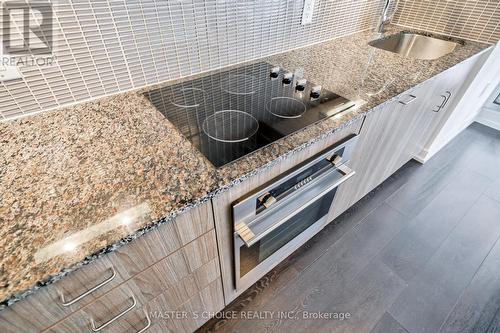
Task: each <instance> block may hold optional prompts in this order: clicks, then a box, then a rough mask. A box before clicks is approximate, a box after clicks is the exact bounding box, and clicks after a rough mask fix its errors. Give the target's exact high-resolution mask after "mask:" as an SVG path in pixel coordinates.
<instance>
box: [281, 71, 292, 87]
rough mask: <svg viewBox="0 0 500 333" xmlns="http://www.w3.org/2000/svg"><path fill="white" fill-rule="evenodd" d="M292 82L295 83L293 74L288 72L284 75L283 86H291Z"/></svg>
mask: <svg viewBox="0 0 500 333" xmlns="http://www.w3.org/2000/svg"><path fill="white" fill-rule="evenodd" d="M292 81H293V73H290V72H288V73H285V74H284V75H283V85H285V86H287V85H289V84H291V83H292Z"/></svg>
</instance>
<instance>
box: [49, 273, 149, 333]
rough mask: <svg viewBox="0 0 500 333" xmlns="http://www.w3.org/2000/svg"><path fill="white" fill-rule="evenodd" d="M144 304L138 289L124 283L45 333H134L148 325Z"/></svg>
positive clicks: (129, 283)
mask: <svg viewBox="0 0 500 333" xmlns="http://www.w3.org/2000/svg"><path fill="white" fill-rule="evenodd" d="M144 304H145V299H144V298H143V297H142V294H141V292H140V290H139V288H138V287H137V286H136V285H135V284H134V283H132V282H126V283H124V284H122V285H121V286H119V287H117V288H115V289H113V290H111V291H110V292H109V293H107V294H106V295H104V296H102V297H101V298H99V299H98V300H96V301H95V302H93V303H92V304H90V305H88V306H86V307H85V308H83V309H81V310H79V311H77V312H76V313H74V314H72V315H71V316H69V317H68V318H66V319H64V320H63V321H61V322H59V323H58V324H56V325H55V326H53V327H51V328H50V329H48V330H47V332H58V333H66V332H68V333H70V332H92V331H97V332H101V331H102V332H107V333H108V332H138V331H140V330H141V329H143V328H145V327H147V326H149V324H148V322H149V317H148V316H147V315H146V313H145V310H144V309H145V308H143V306H144ZM134 329H135V330H134Z"/></svg>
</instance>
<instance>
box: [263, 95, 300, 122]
mask: <svg viewBox="0 0 500 333" xmlns="http://www.w3.org/2000/svg"><path fill="white" fill-rule="evenodd" d="M266 110H267V112H269V113H271V114H272V115H274V116H276V117H279V118H285V119H291V118H300V117H302V115H303V114H304V113H306V111H307V107H306V105H305V104H304V103H303V102H302V101H299V100H298V99H295V98H292V97H283V96H280V97H273V98H271V100H270V101H269V102H267V104H266Z"/></svg>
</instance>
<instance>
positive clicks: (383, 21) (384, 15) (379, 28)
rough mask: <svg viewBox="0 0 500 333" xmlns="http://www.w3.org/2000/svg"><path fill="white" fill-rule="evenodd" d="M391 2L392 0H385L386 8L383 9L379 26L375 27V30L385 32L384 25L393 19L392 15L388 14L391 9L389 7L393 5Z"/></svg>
mask: <svg viewBox="0 0 500 333" xmlns="http://www.w3.org/2000/svg"><path fill="white" fill-rule="evenodd" d="M391 3H392V0H385V4H384V9H383V11H382V15H380V18H379V20H378V23H377V27H376V28H375V32H378V33H383V32H384V26H385V25H386V23H387V22H388V21H389V20H390V19H391V17H389V15H387V12H388V11H389V7H390V6H391Z"/></svg>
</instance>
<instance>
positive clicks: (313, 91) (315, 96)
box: [311, 86, 321, 99]
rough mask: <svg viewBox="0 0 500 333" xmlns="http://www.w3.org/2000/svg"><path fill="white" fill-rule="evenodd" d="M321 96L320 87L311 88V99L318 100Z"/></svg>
mask: <svg viewBox="0 0 500 333" xmlns="http://www.w3.org/2000/svg"><path fill="white" fill-rule="evenodd" d="M319 96H321V86H314V87H312V88H311V99H318V98H319Z"/></svg>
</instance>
